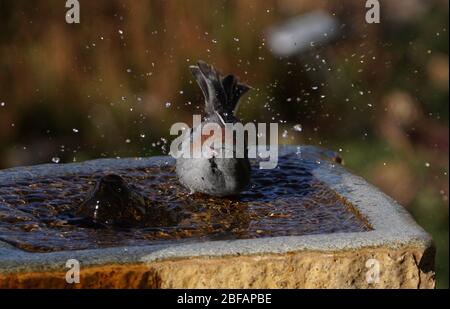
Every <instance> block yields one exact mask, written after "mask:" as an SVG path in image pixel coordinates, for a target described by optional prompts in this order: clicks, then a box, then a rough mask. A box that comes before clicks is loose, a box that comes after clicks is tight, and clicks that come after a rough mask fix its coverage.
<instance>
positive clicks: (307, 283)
mask: <svg viewBox="0 0 450 309" xmlns="http://www.w3.org/2000/svg"><path fill="white" fill-rule="evenodd" d="M279 156H280V157H279V167H278V168H277V169H275V170H259V169H257V168H254V169H253V175H252V184H251V186H250V188H249V189H248V190H247V191H246V192H244V193H243V194H242V195H240V196H239V197H236V198H231V199H228V198H227V199H224V198H212V197H208V196H204V195H200V194H193V195H189V192H188V191H187V190H186V189H184V188H183V187H182V186H180V185H179V183H178V182H177V179H176V176H175V172H174V160H173V159H172V158H170V157H152V158H139V159H102V160H95V161H88V162H84V163H77V164H66V165H41V166H35V167H22V168H15V169H10V170H4V171H0V287H74V288H77V287H81V288H83V287H161V288H164V287H170V288H173V287H177V288H182V287H191V288H195V287H208V288H215V287H228V288H229V287H231V288H234V287H253V288H261V287H275V288H283V287H291V288H303V287H324V288H327V287H407V288H430V287H434V270H433V267H434V249H433V245H432V241H431V239H430V237H429V236H428V235H427V234H426V233H425V232H424V231H423V230H422V229H421V228H420V227H418V226H417V225H416V224H415V223H414V221H413V220H412V219H411V218H410V216H409V215H408V214H407V213H406V211H405V210H403V208H402V207H401V206H398V205H397V204H395V203H394V202H393V201H392V200H391V199H389V198H388V197H386V196H385V195H384V194H382V193H381V192H379V191H378V190H377V189H375V188H373V187H371V186H370V185H368V184H367V183H366V182H365V181H364V180H362V179H361V178H358V177H355V176H353V175H351V174H349V173H348V172H346V171H345V169H344V168H343V167H342V166H341V165H340V164H339V163H338V162H339V161H340V159H339V158H338V157H337V156H336V155H335V154H334V153H333V152H330V151H325V150H322V149H319V148H315V147H310V146H301V147H294V146H283V147H280V150H279ZM254 163H255V166H256V162H254ZM111 173H113V174H116V175H119V176H121V177H122V178H123V179H124V181H125V182H126V183H127V184H129V185H130V186H132V187H133V189H134V190H136V191H138V192H140V193H141V194H142V195H144V196H146V197H147V198H149V200H152V201H158V203H159V204H160V205H162V207H165V209H168V210H169V211H170V215H173V217H174V218H176V219H175V220H163V219H161V218H158V217H155V218H154V219H152V218H150V219H149V220H148V222H143V223H142V224H140V225H139V226H127V227H105V226H95V225H87V224H85V222H84V221H82V220H80V219H81V218H79V215H77V209H78V208H79V206H80V204H81V203H82V202H83V201H84V200H85V199H86V197H87V196H88V195H89V192H90V191H91V190H92V189H93V187H94V186H95V184H96V182H98V180H99V179H100V178H101V177H102V176H105V175H108V174H111ZM80 222H84V223H82V224H80ZM71 259H76V260H77V261H79V263H80V271H81V280H80V283H76V284H70V283H67V282H66V280H65V274H66V271H67V270H68V269H67V268H66V262H67V261H68V260H71ZM374 263H375V264H376V265H377V269H376V270H377V274H376V275H373V274H372V273H371V274H370V277H368V274H369V272H372V271H373V270H374V269H372V267H373V265H375V264H374Z"/></svg>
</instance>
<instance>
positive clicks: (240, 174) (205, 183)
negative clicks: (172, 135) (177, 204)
mask: <svg viewBox="0 0 450 309" xmlns="http://www.w3.org/2000/svg"><path fill="white" fill-rule="evenodd" d="M190 70H191V72H192V74H193V75H194V77H195V79H196V81H197V83H198V85H199V86H200V88H201V90H202V92H203V95H204V97H205V112H206V116H205V117H204V118H203V120H202V123H201V125H200V126H197V127H194V128H193V129H191V132H190V134H187V135H186V136H187V137H186V140H185V142H184V145H186V144H187V145H189V146H190V147H189V149H192V150H193V152H195V150H196V148H198V147H201V148H202V149H201V150H199V152H201V153H202V156H201V157H192V156H190V157H188V158H187V157H179V158H177V164H176V170H177V174H178V177H179V180H180V182H181V183H182V184H183V185H184V186H185V187H187V188H188V189H190V190H191V193H194V192H200V193H205V194H208V195H212V196H219V197H223V196H233V195H237V194H239V193H240V192H241V191H243V190H244V189H245V188H246V186H247V185H248V184H249V182H250V162H249V160H248V156H247V155H248V153H247V145H246V144H244V148H245V149H243V150H241V152H240V153H241V154H242V153H244V156H241V155H236V153H237V147H236V140H235V138H236V136H234V135H231V138H230V135H225V133H222V134H221V135H214V134H213V136H209V135H204V134H203V133H202V132H197V131H198V130H201V129H202V128H203V127H205V125H207V124H208V126H212V127H214V126H215V127H217V128H221V129H222V132H225V124H226V123H228V124H236V123H239V122H240V121H239V119H237V118H236V109H237V107H238V103H239V99H240V98H241V96H242V95H243V94H245V93H246V92H247V91H248V90H249V89H250V87H249V86H247V85H244V84H242V83H239V82H238V80H237V78H236V77H235V76H234V75H231V74H230V75H227V76H225V77H222V76H220V75H219V73H218V72H217V71H216V70H215V69H214V67H212V66H211V65H208V64H206V63H205V62H203V61H199V62H198V65H196V66H191V67H190ZM196 133H197V134H196ZM196 137H200V142H195V138H196ZM214 137H215V139H216V140H215V141H214V145H213V147H211V148H208V147H206V148H207V151H206V153H205V151H204V148H205V147H202V146H203V144H204V143H205V141H206V140H208V139H214ZM216 142H217V143H216ZM238 144H239V145H242V143H238ZM239 147H241V146H239ZM184 149H185V148H184ZM197 150H198V149H197ZM219 153H221V154H222V155H218V154H219Z"/></svg>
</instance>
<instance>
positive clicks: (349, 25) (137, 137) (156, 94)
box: [0, 0, 449, 287]
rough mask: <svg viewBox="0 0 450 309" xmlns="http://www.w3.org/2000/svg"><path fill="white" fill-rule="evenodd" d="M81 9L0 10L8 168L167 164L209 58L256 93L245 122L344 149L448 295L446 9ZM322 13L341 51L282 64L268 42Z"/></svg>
mask: <svg viewBox="0 0 450 309" xmlns="http://www.w3.org/2000/svg"><path fill="white" fill-rule="evenodd" d="M80 3H81V23H80V24H78V25H69V24H66V23H65V18H64V17H65V10H66V9H65V7H64V1H45V2H44V1H39V2H31V1H27V0H14V1H13V0H0V27H1V28H0V168H8V167H13V166H18V165H29V164H38V163H48V162H51V160H52V158H60V162H72V161H82V160H86V159H90V158H96V157H111V156H113V157H114V156H147V155H153V154H159V153H164V152H165V151H166V150H167V148H168V145H167V142H166V141H170V137H169V134H168V133H169V128H170V126H171V124H172V123H174V122H177V121H184V122H187V123H190V122H191V115H192V113H193V112H196V111H199V110H201V108H202V105H203V103H202V98H201V94H200V91H199V89H198V87H197V86H196V85H195V84H194V83H193V80H192V78H191V77H190V75H189V71H188V69H187V68H188V65H191V64H194V63H195V62H196V61H197V60H198V59H203V60H205V61H207V62H211V63H213V64H215V65H216V66H217V67H219V68H220V69H221V70H223V72H234V73H236V74H237V75H238V76H240V77H241V79H242V80H243V81H245V82H247V83H248V84H250V85H252V86H253V87H254V88H255V90H253V91H252V93H251V94H250V95H249V96H247V98H246V99H245V100H244V102H243V103H242V104H241V110H240V113H239V115H240V117H241V118H242V119H243V120H244V121H255V120H256V121H258V122H264V121H278V122H279V123H280V125H281V127H282V128H283V129H282V130H281V132H280V133H282V132H283V131H284V130H286V131H287V134H284V135H283V136H284V137H282V138H280V140H281V142H283V143H308V144H316V145H322V146H324V147H328V148H332V149H335V150H339V151H340V152H342V156H343V157H344V160H345V164H346V165H347V166H348V167H349V168H350V169H351V170H353V171H354V172H355V173H356V174H360V175H362V176H364V177H365V178H366V179H368V180H369V181H370V182H372V183H374V184H375V185H377V186H378V187H380V188H381V189H382V190H384V191H385V192H386V193H388V194H389V195H391V196H392V197H394V198H395V199H396V200H398V201H399V202H400V203H401V204H402V205H404V206H405V207H407V208H408V209H409V210H410V211H411V213H412V214H413V215H414V216H415V218H416V220H417V221H418V222H419V223H420V224H421V225H422V226H423V227H424V228H425V229H426V230H427V231H428V232H430V233H431V234H432V235H433V238H434V239H435V241H436V245H437V278H438V287H448V187H449V184H448V114H449V110H448V108H449V104H448V17H449V16H448V1H445V0H434V1H420V0H384V1H381V3H382V4H381V6H382V15H381V16H382V22H381V23H380V24H372V25H369V24H367V23H365V19H364V15H365V7H364V1H359V0H354V1H351V0H348V1H326V0H304V1H296V0H267V1H257V0H246V1H206V0H204V1H176V0H174V1H162V0H159V1H132V0H108V1H107V0H96V1H87V0H80ZM315 9H321V10H325V11H327V12H329V13H331V14H333V15H334V16H335V17H336V18H337V19H338V20H339V22H340V23H341V27H340V28H341V35H340V37H339V38H338V39H336V40H334V41H333V42H330V43H329V44H327V45H325V46H318V47H314V48H312V49H311V50H310V51H309V52H306V53H303V54H301V55H298V56H296V57H292V58H280V57H275V56H274V55H273V54H272V53H271V51H270V49H269V48H268V44H267V30H268V29H269V28H270V27H271V26H273V25H276V24H278V23H282V22H283V21H285V20H287V19H288V18H290V17H293V16H297V15H301V14H303V13H305V12H309V11H311V10H315ZM316 88H317V89H316ZM295 124H301V126H302V127H303V131H302V132H296V131H295V130H292V127H293V125H295Z"/></svg>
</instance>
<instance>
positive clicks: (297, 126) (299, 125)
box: [293, 124, 303, 132]
mask: <svg viewBox="0 0 450 309" xmlns="http://www.w3.org/2000/svg"><path fill="white" fill-rule="evenodd" d="M293 129H294V131H296V132H302V131H303V127H302V125H301V124H296V125H295V126H294V127H293Z"/></svg>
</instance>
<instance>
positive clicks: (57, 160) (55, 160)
mask: <svg viewBox="0 0 450 309" xmlns="http://www.w3.org/2000/svg"><path fill="white" fill-rule="evenodd" d="M59 161H60V158H58V157H53V158H52V162H53V163H56V164H58V163H59Z"/></svg>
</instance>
